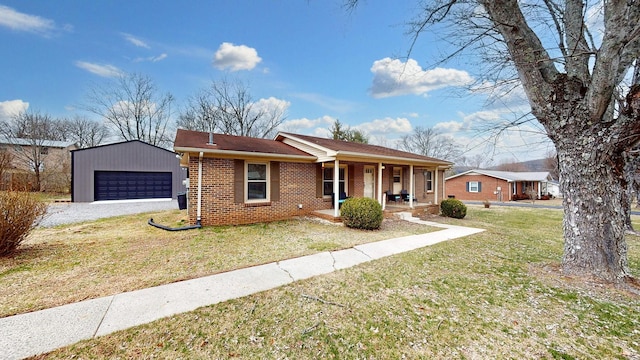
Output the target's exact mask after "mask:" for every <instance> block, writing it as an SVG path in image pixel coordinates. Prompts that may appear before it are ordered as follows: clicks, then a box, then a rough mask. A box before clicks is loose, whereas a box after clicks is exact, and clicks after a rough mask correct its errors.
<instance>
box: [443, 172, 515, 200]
mask: <svg viewBox="0 0 640 360" xmlns="http://www.w3.org/2000/svg"><path fill="white" fill-rule="evenodd" d="M469 181H479V182H480V183H482V186H481V189H480V190H481V191H480V192H477V193H473V192H468V191H467V182H469ZM446 186H447V190H446V195H447V196H448V195H455V197H456V199H458V200H472V201H484V200H489V201H497V200H498V195H496V194H494V191H496V189H497V187H498V186H500V187H501V188H502V200H503V201H509V200H510V198H509V186H510V184H509V183H507V181H505V180H500V179H496V178H494V177H490V176H486V175H462V176H458V177H456V178H453V179H449V180H447V185H446Z"/></svg>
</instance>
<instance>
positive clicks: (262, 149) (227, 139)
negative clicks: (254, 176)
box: [173, 129, 310, 156]
mask: <svg viewBox="0 0 640 360" xmlns="http://www.w3.org/2000/svg"><path fill="white" fill-rule="evenodd" d="M208 142H209V133H208V132H201V131H191V130H184V129H178V131H177V133H176V140H175V141H174V143H173V147H174V149H185V148H194V149H204V150H217V151H221V150H222V151H225V150H226V151H242V152H250V153H265V154H278V155H294V156H310V155H309V154H307V153H306V152H304V151H302V150H298V149H296V148H294V147H293V146H289V145H287V144H285V143H282V142H280V141H275V140H270V139H259V138H252V137H247V136H235V135H226V134H214V135H213V142H214V144H213V145H212V144H208Z"/></svg>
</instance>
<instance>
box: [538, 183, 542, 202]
mask: <svg viewBox="0 0 640 360" xmlns="http://www.w3.org/2000/svg"><path fill="white" fill-rule="evenodd" d="M541 196H542V181H538V199H540V197H541Z"/></svg>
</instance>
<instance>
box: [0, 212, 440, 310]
mask: <svg viewBox="0 0 640 360" xmlns="http://www.w3.org/2000/svg"><path fill="white" fill-rule="evenodd" d="M150 217H152V218H154V220H155V221H156V222H158V223H160V224H180V223H182V222H184V221H185V219H186V215H185V212H184V211H182V212H181V211H178V210H174V211H164V212H159V213H154V214H141V215H129V216H121V217H115V218H110V219H103V220H98V221H94V222H87V223H84V224H75V225H65V226H59V227H56V228H53V229H43V228H39V229H36V230H35V231H33V233H32V234H31V235H30V236H29V238H28V240H27V241H26V242H25V243H24V244H23V246H22V247H21V248H19V251H18V252H17V253H16V254H15V255H14V256H12V257H5V258H0V289H2V291H0V317H2V316H9V315H13V314H18V313H24V312H28V311H34V310H39V309H44V308H48V307H53V306H59V305H63V304H68V303H72V302H77V301H81V300H86V299H92V298H97V297H101V296H107V295H113V294H117V293H121V292H124V291H132V290H136V289H141V288H145V287H151V286H155V285H160V284H167V283H171V282H176V281H180V280H185V279H191V278H196V277H201V276H206V275H211V274H215V273H219V272H223V271H228V270H233V269H238V268H243V267H247V266H252V265H258V264H264V263H268V262H273V261H278V260H283V259H288V258H293V257H299V256H304V255H309V254H313V253H317V252H321V251H329V250H339V249H344V248H348V247H352V246H354V245H358V244H362V243H366V242H371V241H376V240H383V239H388V238H391V237H396V236H405V235H413V234H417V233H424V232H428V231H432V230H434V229H433V228H430V227H428V226H423V225H415V224H414V225H411V224H406V223H405V222H400V221H398V220H395V221H392V220H388V221H386V222H385V223H384V224H383V228H382V229H381V230H379V231H368V232H364V231H359V230H353V229H347V228H344V227H342V226H336V225H333V224H326V223H321V222H319V221H314V220H310V219H295V220H291V221H279V222H272V223H266V224H254V225H245V226H223V227H206V228H203V229H199V230H190V231H182V232H168V231H164V230H160V229H157V228H154V227H151V226H149V225H147V221H148V219H149V218H150Z"/></svg>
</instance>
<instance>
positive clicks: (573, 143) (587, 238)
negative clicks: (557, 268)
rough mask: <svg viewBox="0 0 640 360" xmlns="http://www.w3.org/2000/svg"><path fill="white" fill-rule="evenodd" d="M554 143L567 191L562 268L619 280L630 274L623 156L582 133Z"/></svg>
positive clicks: (561, 175)
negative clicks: (626, 235) (626, 234)
mask: <svg viewBox="0 0 640 360" xmlns="http://www.w3.org/2000/svg"><path fill="white" fill-rule="evenodd" d="M556 149H557V151H558V160H559V165H560V186H561V187H562V191H563V194H564V201H563V205H564V221H563V226H564V240H565V242H564V255H563V258H562V270H563V272H564V273H565V274H566V275H572V276H576V275H577V276H595V277H597V278H600V279H602V280H605V281H609V282H613V283H620V282H622V281H624V280H625V279H627V278H628V277H629V276H630V275H629V269H628V262H627V244H626V241H625V216H626V212H627V209H628V204H625V199H626V198H627V190H626V180H625V178H624V176H623V174H622V168H623V159H622V156H620V155H619V154H616V152H615V151H613V149H611V146H610V145H609V146H607V145H606V144H603V143H602V142H599V143H597V144H596V143H595V142H593V140H591V141H590V136H588V135H587V136H585V135H584V134H576V136H574V137H566V138H565V139H563V140H560V141H556Z"/></svg>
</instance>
